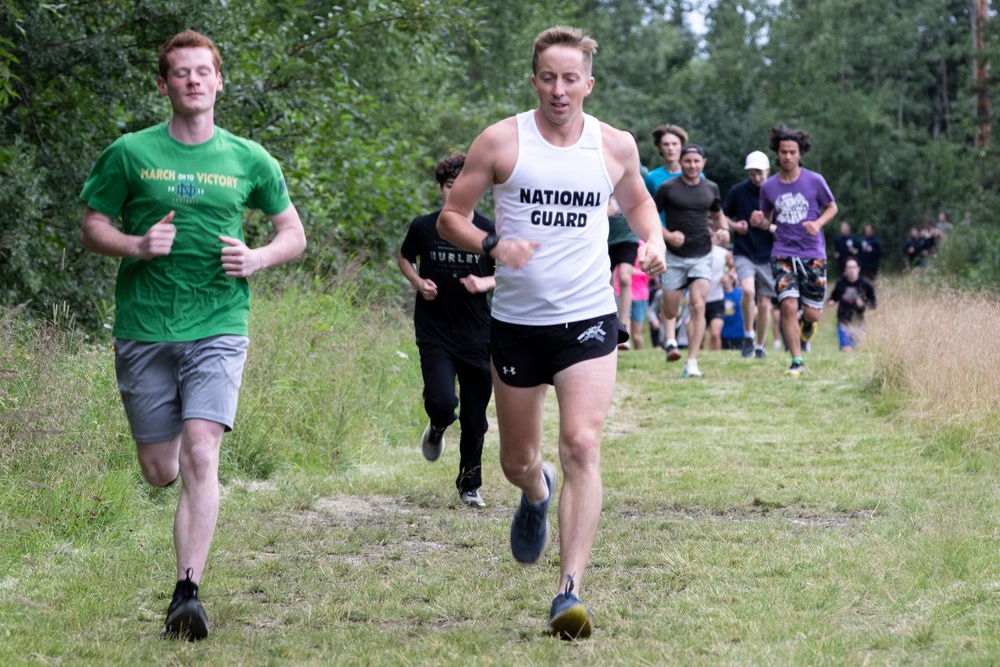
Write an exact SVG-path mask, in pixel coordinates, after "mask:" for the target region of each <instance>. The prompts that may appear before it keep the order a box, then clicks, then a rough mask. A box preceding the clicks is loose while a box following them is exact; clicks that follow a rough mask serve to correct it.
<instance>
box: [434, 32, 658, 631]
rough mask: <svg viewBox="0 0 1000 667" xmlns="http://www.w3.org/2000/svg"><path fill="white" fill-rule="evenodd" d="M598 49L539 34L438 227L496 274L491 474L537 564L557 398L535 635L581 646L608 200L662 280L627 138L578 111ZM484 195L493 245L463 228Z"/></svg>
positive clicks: (599, 412) (514, 537) (515, 532)
mask: <svg viewBox="0 0 1000 667" xmlns="http://www.w3.org/2000/svg"><path fill="white" fill-rule="evenodd" d="M596 49H597V43H596V42H595V41H594V40H593V39H591V38H590V37H587V36H585V35H583V33H582V32H580V31H579V30H576V29H573V28H564V27H556V28H550V29H549V30H546V31H544V32H543V33H541V34H540V35H539V36H538V38H537V39H536V40H535V45H534V52H533V54H532V66H533V71H534V73H533V75H532V77H531V83H532V85H533V86H534V88H535V92H536V93H537V94H538V102H539V105H538V108H537V109H535V110H533V111H528V112H525V113H522V114H519V115H517V116H515V117H511V118H507V119H504V120H502V121H500V122H499V123H496V124H494V125H492V126H490V127H488V128H487V129H486V130H484V131H483V133H482V134H480V135H479V137H478V138H477V139H476V140H475V141H474V142H473V144H472V146H471V147H470V149H469V153H468V157H467V159H466V163H465V168H464V169H463V170H462V173H461V175H459V177H458V179H457V180H456V181H455V186H454V188H453V189H452V192H451V196H450V197H449V198H448V202H447V203H446V204H445V207H444V209H442V212H441V217H440V218H439V219H438V231H439V233H440V235H441V236H442V237H443V238H445V239H447V240H448V241H450V242H451V243H453V244H454V245H456V246H458V247H459V248H463V249H466V250H470V251H477V252H483V253H486V254H488V255H489V256H490V257H492V258H494V259H495V260H496V262H497V269H496V283H497V287H496V293H495V297H494V301H493V319H492V322H491V330H490V354H491V360H492V367H493V382H494V387H495V396H496V409H497V421H498V426H499V432H500V464H501V467H502V468H503V471H504V474H505V475H506V477H507V479H508V480H510V481H511V483H513V484H514V485H515V486H517V487H518V488H520V489H521V490H522V496H521V505H520V508H519V509H518V511H517V513H516V515H515V517H514V521H513V523H512V525H511V550H512V552H513V554H514V557H515V558H517V560H519V561H521V562H523V563H534V562H537V561H538V560H539V559H540V558H541V556H542V552H543V551H544V549H545V546H546V543H547V541H548V519H547V513H548V505H549V501H550V499H551V498H552V494H553V492H554V490H555V487H556V469H555V466H554V465H552V464H551V463H548V462H543V460H542V453H541V446H542V411H543V408H544V405H545V394H546V392H547V390H548V385H549V384H552V385H554V386H555V389H556V395H557V396H558V398H559V406H560V407H559V410H560V414H559V420H560V429H559V430H560V436H559V452H558V455H559V458H560V460H561V461H562V462H563V463H564V466H563V475H564V482H563V488H562V495H561V496H560V503H559V526H560V530H559V542H560V544H559V553H560V560H561V563H560V568H561V571H560V574H559V583H558V585H557V589H556V590H557V591H559V593H558V594H557V595H556V597H555V599H554V600H553V601H552V607H551V611H550V615H549V623H548V625H547V626H546V631H547V632H549V633H550V634H553V635H556V636H559V637H562V638H564V639H577V638H582V637H587V636H589V635H590V633H591V631H592V623H591V618H590V612H589V610H588V609H587V608H586V606H584V604H583V603H582V602H581V601H580V599H579V597H577V595H575V594H574V593H573V589H574V586H576V588H577V590H579V587H580V585H581V583H582V580H583V572H584V569H585V568H586V565H587V560H588V558H589V556H590V550H591V547H592V546H593V543H594V537H595V535H596V532H597V523H598V520H599V518H600V514H601V502H602V488H601V471H600V444H601V431H602V429H603V427H604V421H605V418H606V417H607V413H608V408H609V406H610V405H611V398H612V394H613V392H614V384H615V373H616V370H617V361H618V357H617V351H616V350H617V344H618V342H619V340H618V335H617V331H618V321H617V315H616V310H617V309H616V305H615V300H614V292H613V290H612V288H611V286H610V285H609V284H608V280H607V276H608V273H609V272H610V260H609V258H608V253H607V250H606V247H607V237H608V221H607V202H608V198H609V197H610V196H611V195H612V194H614V196H615V199H616V200H617V202H618V205H619V206H620V208H621V210H622V212H623V213H624V214H625V217H626V219H627V220H628V222H629V226H630V227H631V228H632V230H633V231H634V232H635V233H636V235H638V236H639V238H640V239H642V240H644V241H645V242H646V244H645V245H644V246H643V247H642V248H640V249H639V259H638V262H639V264H638V265H639V268H640V270H642V271H644V272H646V273H647V274H649V275H658V274H660V273H662V272H663V270H664V267H665V263H664V255H665V252H666V248H665V246H664V242H663V236H662V233H661V231H660V222H659V215H658V214H657V212H656V206H655V205H654V204H653V200H652V199H651V198H650V197H649V193H648V192H647V191H646V187H645V185H644V184H643V180H642V176H641V175H640V173H639V152H638V149H637V148H636V145H635V140H634V139H633V138H632V136H631V135H630V134H628V133H627V132H622V131H619V130H616V129H614V128H612V127H610V126H608V125H606V124H604V123H601V122H600V121H598V120H597V119H596V118H593V117H592V116H588V115H586V114H584V112H583V100H584V98H585V97H587V95H589V94H590V91H591V89H592V88H593V85H594V78H593V77H592V76H591V62H592V57H593V54H594V52H595V51H596ZM491 186H492V187H493V189H494V190H493V194H494V200H495V202H496V216H495V217H496V230H497V233H496V234H495V235H491V234H486V233H485V232H483V231H482V230H480V229H477V228H476V227H475V226H474V225H472V224H471V223H470V222H469V217H468V216H469V215H470V214H471V213H472V211H473V210H474V208H475V206H476V204H477V203H478V202H479V200H480V198H481V197H482V196H483V195H484V194H485V193H486V191H487V190H488V189H489V188H490V187H491Z"/></svg>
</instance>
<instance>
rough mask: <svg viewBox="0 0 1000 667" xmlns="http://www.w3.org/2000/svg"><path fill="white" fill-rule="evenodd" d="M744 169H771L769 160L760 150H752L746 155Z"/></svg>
mask: <svg viewBox="0 0 1000 667" xmlns="http://www.w3.org/2000/svg"><path fill="white" fill-rule="evenodd" d="M743 168H744V169H760V170H761V171H768V170H770V169H771V161H770V160H768V159H767V156H766V155H764V154H763V153H762V152H760V151H754V152H753V153H750V155H747V163H746V164H745V165H744V166H743Z"/></svg>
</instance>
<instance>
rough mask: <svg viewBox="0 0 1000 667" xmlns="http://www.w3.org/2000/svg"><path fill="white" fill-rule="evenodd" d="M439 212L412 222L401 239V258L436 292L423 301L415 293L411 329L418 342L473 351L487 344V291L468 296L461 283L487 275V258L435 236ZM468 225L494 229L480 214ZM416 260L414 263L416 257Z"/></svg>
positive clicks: (490, 264)
mask: <svg viewBox="0 0 1000 667" xmlns="http://www.w3.org/2000/svg"><path fill="white" fill-rule="evenodd" d="M440 214H441V211H435V212H434V213H430V214H428V215H422V216H420V217H418V218H415V219H414V220H413V222H411V223H410V228H409V229H408V230H407V232H406V237H405V238H404V239H403V246H402V247H401V248H400V250H399V252H400V254H401V255H402V256H403V257H404V258H405V259H406V260H408V261H409V262H411V263H413V264H417V273H418V274H419V275H420V277H421V278H423V279H425V280H428V279H429V280H433V281H434V284H435V285H437V290H438V294H437V297H436V298H435V299H434V300H433V301H427V300H426V299H424V297H423V296H421V294H420V292H417V297H416V305H415V306H414V309H413V326H414V329H415V331H416V334H417V341H418V342H419V341H420V340H421V339H427V338H431V339H434V340H437V341H439V342H443V343H446V344H448V345H450V346H452V347H455V348H459V349H460V348H478V347H481V346H482V345H484V344H485V343H486V342H487V341H489V327H490V304H489V301H487V298H486V293H479V294H471V293H470V292H469V291H468V290H467V289H465V286H464V285H462V283H460V282H459V280H460V279H461V278H464V277H465V276H467V275H470V274H472V275H476V276H480V277H485V276H491V275H493V271H494V268H495V264H494V262H493V260H492V259H490V258H489V257H486V256H485V255H480V254H477V253H474V252H468V251H467V250H461V249H459V248H456V247H455V246H453V245H452V244H451V243H449V242H448V241H445V240H444V239H442V238H441V237H440V236H439V235H438V233H437V219H438V216H439V215H440ZM472 224H474V225H475V226H476V227H478V228H479V229H481V230H483V231H484V232H488V233H490V234H493V233H494V232H495V231H496V227H495V226H494V224H493V221H492V220H490V219H489V218H487V217H486V216H484V215H480V214H479V213H475V214H474V215H473V218H472ZM418 257H419V258H420V261H419V262H418V261H417V258H418Z"/></svg>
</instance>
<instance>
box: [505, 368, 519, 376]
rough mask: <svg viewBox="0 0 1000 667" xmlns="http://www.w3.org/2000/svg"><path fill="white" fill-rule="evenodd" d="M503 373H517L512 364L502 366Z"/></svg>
mask: <svg viewBox="0 0 1000 667" xmlns="http://www.w3.org/2000/svg"><path fill="white" fill-rule="evenodd" d="M503 374H504V375H517V369H516V368H514V367H513V366H504V367H503Z"/></svg>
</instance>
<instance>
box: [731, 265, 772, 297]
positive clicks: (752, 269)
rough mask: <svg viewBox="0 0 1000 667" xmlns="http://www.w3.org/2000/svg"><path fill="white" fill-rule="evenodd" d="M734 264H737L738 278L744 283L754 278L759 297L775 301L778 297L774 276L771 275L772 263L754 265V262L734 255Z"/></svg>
mask: <svg viewBox="0 0 1000 667" xmlns="http://www.w3.org/2000/svg"><path fill="white" fill-rule="evenodd" d="M733 262H734V263H735V264H736V277H737V278H738V279H739V281H740V282H741V283H742V282H743V281H744V280H746V279H747V278H749V277H750V276H753V284H754V290H755V291H756V292H757V296H763V297H766V298H769V299H773V298H774V297H776V296H778V294H777V292H775V291H774V275H773V274H772V273H771V262H770V261H768V262H767V263H766V264H754V263H753V260H752V259H750V258H749V257H744V256H743V255H733Z"/></svg>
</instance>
